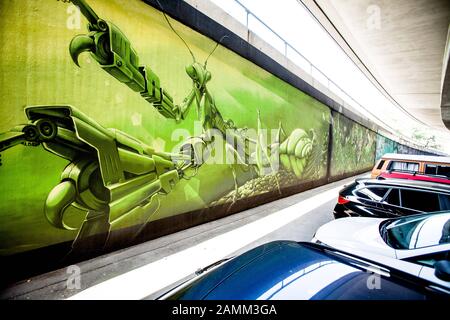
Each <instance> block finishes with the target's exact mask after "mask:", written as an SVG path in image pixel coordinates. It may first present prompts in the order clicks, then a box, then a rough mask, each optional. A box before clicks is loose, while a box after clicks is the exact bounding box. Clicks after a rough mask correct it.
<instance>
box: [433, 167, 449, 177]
mask: <svg viewBox="0 0 450 320" xmlns="http://www.w3.org/2000/svg"><path fill="white" fill-rule="evenodd" d="M436 174H437V175H438V176H446V177H447V178H450V166H441V165H439V166H437V172H436Z"/></svg>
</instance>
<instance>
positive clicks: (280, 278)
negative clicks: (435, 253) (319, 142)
mask: <svg viewBox="0 0 450 320" xmlns="http://www.w3.org/2000/svg"><path fill="white" fill-rule="evenodd" d="M386 261H387V260H386ZM390 263H391V264H390V265H386V264H380V263H378V262H374V261H371V260H368V259H365V258H361V257H358V256H356V255H353V254H351V253H347V252H344V251H342V250H337V249H334V248H331V247H327V246H322V245H318V244H314V243H308V242H300V243H298V242H293V241H274V242H270V243H267V244H264V245H261V246H259V247H256V248H254V249H252V250H250V251H247V252H245V253H243V254H241V255H239V256H237V257H234V258H233V259H231V260H229V261H226V262H223V263H222V264H219V265H218V266H215V267H213V268H211V269H209V270H207V271H205V272H203V273H201V274H200V275H198V276H196V277H194V278H193V279H190V280H188V281H187V282H185V283H183V284H181V285H179V286H177V287H175V288H174V289H172V290H170V291H169V292H167V293H166V294H164V295H163V296H161V297H160V299H169V300H277V299H283V300H289V299H290V300H294V299H295V300H327V299H330V300H369V299H378V300H387V299H407V300H411V299H413V300H423V299H433V298H438V297H444V298H446V299H448V298H449V295H450V291H449V290H448V289H446V288H445V287H443V286H441V285H439V284H436V283H434V282H432V281H429V280H427V279H424V278H420V277H418V276H416V275H415V274H414V272H410V271H408V270H407V268H403V267H402V263H403V261H399V260H397V259H391V260H390ZM437 267H438V273H439V272H441V273H445V272H446V269H445V268H443V267H441V266H440V265H437ZM402 268H403V269H402ZM441 269H443V271H442V270H441ZM373 280H375V281H373Z"/></svg>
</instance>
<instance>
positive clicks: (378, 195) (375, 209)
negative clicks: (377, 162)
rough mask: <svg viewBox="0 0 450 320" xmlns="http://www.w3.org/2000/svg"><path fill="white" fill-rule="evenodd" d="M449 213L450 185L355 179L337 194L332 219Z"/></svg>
mask: <svg viewBox="0 0 450 320" xmlns="http://www.w3.org/2000/svg"><path fill="white" fill-rule="evenodd" d="M446 210H450V185H445V184H439V183H432V182H426V181H413V180H402V179H387V180H377V179H357V180H356V181H355V182H354V183H351V184H350V185H348V186H345V187H344V188H343V189H342V190H340V191H339V196H338V201H337V204H336V206H335V207H334V212H333V213H334V217H335V218H336V219H338V218H344V217H377V218H395V217H399V216H407V215H412V214H418V213H424V212H437V211H446Z"/></svg>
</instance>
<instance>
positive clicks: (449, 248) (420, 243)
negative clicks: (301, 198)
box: [312, 211, 450, 289]
mask: <svg viewBox="0 0 450 320" xmlns="http://www.w3.org/2000/svg"><path fill="white" fill-rule="evenodd" d="M312 241H313V242H315V243H320V244H325V245H328V246H331V247H334V248H337V249H341V250H345V251H349V252H353V253H355V254H360V255H365V254H366V253H370V254H378V255H382V256H387V257H390V258H396V259H400V260H403V261H405V262H407V263H411V264H415V265H417V266H419V267H420V270H418V275H419V276H425V277H428V279H429V280H431V281H434V282H439V283H440V284H441V285H443V286H446V287H447V288H449V289H450V277H448V279H447V280H445V279H439V278H438V277H436V276H435V274H434V264H435V263H436V262H438V261H447V262H448V264H449V265H450V211H447V212H444V213H436V214H419V215H413V216H408V217H402V218H395V219H377V218H344V219H338V220H334V221H331V222H328V223H326V224H324V225H323V226H321V227H320V228H319V229H318V230H317V231H316V233H315V235H314V238H313V240H312Z"/></svg>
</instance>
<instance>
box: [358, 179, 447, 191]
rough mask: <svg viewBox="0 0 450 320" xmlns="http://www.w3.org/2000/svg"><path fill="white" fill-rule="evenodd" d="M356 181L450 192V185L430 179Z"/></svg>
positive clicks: (366, 183)
mask: <svg viewBox="0 0 450 320" xmlns="http://www.w3.org/2000/svg"><path fill="white" fill-rule="evenodd" d="M356 182H358V183H359V184H364V185H379V186H396V187H407V188H415V189H427V190H432V191H439V192H445V193H450V185H447V184H443V183H436V182H429V181H420V180H408V179H384V180H377V179H357V180H356Z"/></svg>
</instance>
